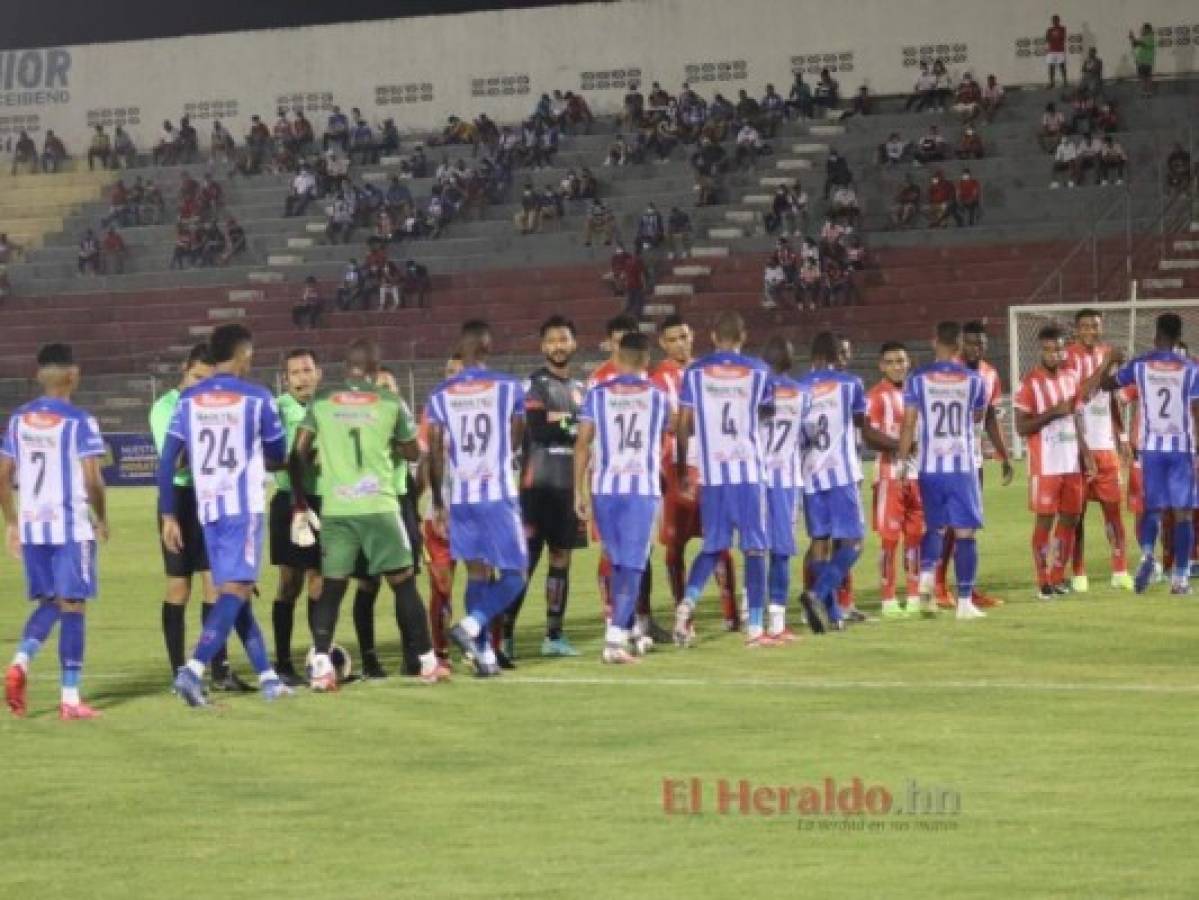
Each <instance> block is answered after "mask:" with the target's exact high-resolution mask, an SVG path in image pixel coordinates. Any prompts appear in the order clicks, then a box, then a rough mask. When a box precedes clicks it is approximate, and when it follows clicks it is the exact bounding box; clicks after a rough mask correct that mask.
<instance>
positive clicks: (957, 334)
mask: <svg viewBox="0 0 1199 900" xmlns="http://www.w3.org/2000/svg"><path fill="white" fill-rule="evenodd" d="M972 324H973V323H972ZM962 331H963V329H962V326H961V325H959V324H958V323H957V322H948V321H947V322H938V323H937V346H939V347H944V348H945V349H947V350H948V349H952V350H954V351H955V352H956V351H957V350H958V349H959V348H960V347H961V346H962ZM972 333H974V334H977V332H972ZM983 333H984V334H985V333H986V330H985V329H984V331H983Z"/></svg>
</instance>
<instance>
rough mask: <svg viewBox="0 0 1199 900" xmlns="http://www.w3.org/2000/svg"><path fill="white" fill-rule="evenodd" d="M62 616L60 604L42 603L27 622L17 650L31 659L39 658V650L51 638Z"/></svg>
mask: <svg viewBox="0 0 1199 900" xmlns="http://www.w3.org/2000/svg"><path fill="white" fill-rule="evenodd" d="M60 615H61V613H60V612H59V609H58V604H57V603H55V602H54V601H53V600H43V601H42V602H40V603H39V604H38V605H37V606H36V607H34V610H33V612H32V613H30V614H29V618H28V619H27V620H26V622H25V630H24V631H22V632H21V643H20V645H19V646H18V647H17V650H18V651H19V652H21V653H24V654H25V656H27V657H28V658H29V659H33V658H34V657H35V656H37V652H38V650H40V649H41V647H42V644H44V643H46V638H48V637H49V636H50V632H51V630H52V629H53V628H54V626H55V624H56V623H57V622H58V619H59V616H60Z"/></svg>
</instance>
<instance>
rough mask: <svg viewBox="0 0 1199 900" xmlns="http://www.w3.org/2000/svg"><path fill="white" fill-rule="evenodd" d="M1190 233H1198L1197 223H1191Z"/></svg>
mask: <svg viewBox="0 0 1199 900" xmlns="http://www.w3.org/2000/svg"><path fill="white" fill-rule="evenodd" d="M1191 231H1199V222H1192V223H1191Z"/></svg>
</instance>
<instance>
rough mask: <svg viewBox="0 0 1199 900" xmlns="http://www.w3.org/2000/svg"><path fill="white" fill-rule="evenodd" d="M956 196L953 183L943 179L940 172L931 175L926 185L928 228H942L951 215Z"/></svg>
mask: <svg viewBox="0 0 1199 900" xmlns="http://www.w3.org/2000/svg"><path fill="white" fill-rule="evenodd" d="M956 200H957V195H956V193H955V192H954V189H953V182H951V181H949V180H948V179H946V178H945V176H944V174H942V172H941V170H940V169H938V170H937V171H936V172H934V173H933V177H932V181H931V182H929V185H928V227H929V228H944V227H945V226H946V225H947V224H948V223H949V217H950V216H952V215H953V212H954V204H955V202H956Z"/></svg>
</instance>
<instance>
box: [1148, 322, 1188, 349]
mask: <svg viewBox="0 0 1199 900" xmlns="http://www.w3.org/2000/svg"><path fill="white" fill-rule="evenodd" d="M1181 342H1182V316H1180V315H1178V313H1162V314H1161V315H1160V316H1158V317H1157V323H1156V333H1155V335H1154V338H1153V343H1154V344H1156V345H1157V347H1158V348H1159V349H1163V350H1173V349H1175V348H1176V347H1177V346H1178V345H1179V343H1181Z"/></svg>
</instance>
